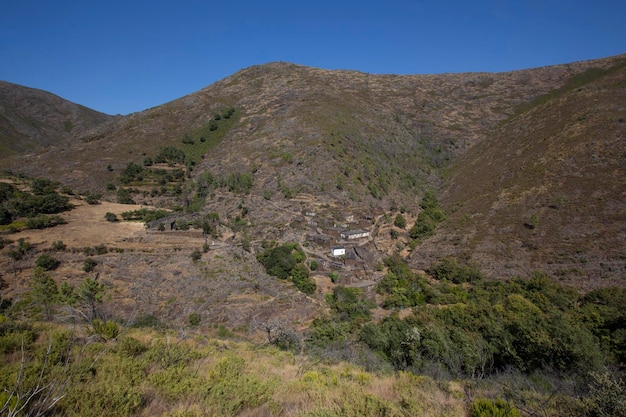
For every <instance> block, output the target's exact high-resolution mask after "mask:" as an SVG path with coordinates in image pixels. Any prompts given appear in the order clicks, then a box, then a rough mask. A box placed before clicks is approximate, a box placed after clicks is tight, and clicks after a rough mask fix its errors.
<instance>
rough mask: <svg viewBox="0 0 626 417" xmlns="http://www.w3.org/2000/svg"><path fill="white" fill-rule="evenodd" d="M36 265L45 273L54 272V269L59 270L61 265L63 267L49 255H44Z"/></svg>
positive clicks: (38, 259)
mask: <svg viewBox="0 0 626 417" xmlns="http://www.w3.org/2000/svg"><path fill="white" fill-rule="evenodd" d="M35 265H36V266H37V267H39V268H42V269H43V270H45V271H52V270H53V269H57V268H58V267H59V265H61V262H59V261H58V260H57V259H55V258H53V257H52V256H50V255H48V254H47V253H44V254H42V255H40V256H39V258H37V260H36V261H35Z"/></svg>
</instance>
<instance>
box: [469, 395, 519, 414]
mask: <svg viewBox="0 0 626 417" xmlns="http://www.w3.org/2000/svg"><path fill="white" fill-rule="evenodd" d="M469 416H470V417H521V414H520V412H519V410H518V409H517V408H515V406H513V404H512V403H510V402H507V401H504V400H502V399H500V398H497V399H495V400H489V399H487V398H478V399H476V400H474V401H472V403H471V404H470V410H469Z"/></svg>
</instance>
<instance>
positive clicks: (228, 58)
mask: <svg viewBox="0 0 626 417" xmlns="http://www.w3.org/2000/svg"><path fill="white" fill-rule="evenodd" d="M625 52H626V1H624V0H595V1H580V0H517V1H512V0H478V1H471V0H466V1H452V0H387V1H382V0H361V1H341V0H335V1H327V0H316V1H307V2H300V1H298V0H290V1H283V0H266V1H248V0H240V1H237V0H234V1H226V0H220V1H195V0H179V1H172V0H168V1H161V0H150V1H148V0H146V1H143V0H142V1H134V0H125V1H118V0H107V1H100V0H80V1H79V0H76V1H67V0H8V1H4V2H3V4H2V7H1V8H0V80H4V81H8V82H12V83H16V84H21V85H25V86H28V87H33V88H39V89H43V90H46V91H49V92H52V93H54V94H57V95H59V96H61V97H63V98H65V99H68V100H70V101H73V102H75V103H79V104H82V105H85V106H87V107H90V108H93V109H95V110H99V111H102V112H105V113H109V114H117V113H120V114H128V113H131V112H135V111H141V110H144V109H147V108H149V107H153V106H157V105H160V104H163V103H166V102H168V101H170V100H173V99H176V98H179V97H182V96H184V95H186V94H189V93H192V92H194V91H197V90H199V89H201V88H203V87H206V86H207V85H209V84H211V83H213V82H215V81H217V80H220V79H222V78H224V77H227V76H229V75H231V74H233V73H234V72H236V71H238V70H240V69H243V68H246V67H248V66H251V65H257V64H263V63H267V62H272V61H288V62H293V63H297V64H302V65H308V66H314V67H320V68H326V69H353V70H359V71H363V72H368V73H376V74H382V73H385V74H433V73H443V72H468V71H488V72H500V71H509V70H516V69H525V68H533V67H540V66H545V65H553V64H563V63H568V62H574V61H581V60H587V59H594V58H603V57H608V56H612V55H618V54H622V53H625Z"/></svg>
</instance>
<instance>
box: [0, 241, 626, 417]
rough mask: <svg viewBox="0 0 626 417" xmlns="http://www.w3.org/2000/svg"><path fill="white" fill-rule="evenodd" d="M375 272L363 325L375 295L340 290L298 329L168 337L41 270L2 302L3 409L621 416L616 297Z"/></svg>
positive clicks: (452, 268)
mask: <svg viewBox="0 0 626 417" xmlns="http://www.w3.org/2000/svg"><path fill="white" fill-rule="evenodd" d="M302 257H303V255H302V253H301V249H300V248H299V247H298V246H295V245H291V246H290V245H283V246H268V247H267V249H266V250H265V251H264V252H263V253H261V254H260V255H259V260H260V261H262V262H263V263H264V264H266V267H268V268H269V269H270V270H272V271H273V272H275V273H276V275H277V276H280V275H281V274H287V272H286V270H285V269H284V267H286V268H288V267H291V269H293V268H294V267H295V266H296V265H300V264H301V263H302V259H301V258H302ZM292 258H294V259H292ZM288 261H291V262H288ZM44 264H45V263H44V262H42V265H44ZM385 267H386V275H385V277H384V278H383V280H382V281H381V282H380V284H379V285H378V287H377V289H376V291H377V293H378V296H377V300H378V302H379V303H380V305H383V306H385V308H387V309H390V310H391V314H390V315H387V317H385V318H383V319H379V320H374V319H373V318H372V309H373V308H374V307H375V306H376V302H375V301H374V299H372V298H370V297H365V296H364V294H363V293H362V292H361V290H359V289H355V288H345V287H341V286H336V287H334V290H333V291H332V293H330V294H328V296H327V297H326V300H325V301H326V303H327V306H328V312H329V313H328V315H326V316H324V317H319V318H317V319H316V320H314V321H313V323H311V324H310V325H309V326H308V330H306V331H305V332H301V331H296V329H294V328H293V327H292V326H293V324H290V323H286V322H265V323H251V324H250V327H249V328H238V329H226V328H225V327H223V326H221V325H217V324H215V323H202V320H201V316H200V315H194V316H193V317H191V316H190V317H189V322H188V325H187V327H186V328H184V329H180V328H179V329H176V330H175V329H172V328H168V326H167V325H166V324H164V323H159V321H158V319H157V318H155V317H152V316H147V317H139V318H135V319H134V320H129V321H125V322H123V321H121V320H119V318H115V317H108V316H106V315H105V314H104V313H103V312H104V311H105V309H104V308H102V306H103V304H104V303H107V302H109V301H107V297H106V292H107V288H106V287H105V286H104V285H103V284H101V283H99V282H98V281H97V280H94V279H91V278H89V277H87V278H85V280H84V281H83V282H82V283H81V284H80V285H79V286H77V287H76V288H73V287H71V286H68V285H62V286H61V287H59V288H58V287H57V285H56V283H55V281H54V280H52V279H51V275H50V274H51V273H50V272H48V271H46V268H44V267H43V266H39V267H38V268H37V269H36V270H35V273H34V276H33V278H32V282H31V283H30V286H31V292H30V293H29V295H28V297H24V298H22V299H21V300H16V301H15V302H13V301H12V300H3V301H2V311H1V316H0V354H1V355H2V368H1V369H0V375H1V376H0V385H1V386H2V393H1V394H0V408H2V413H3V415H38V414H39V415H42V414H49V415H68V416H72V415H76V416H78V415H80V416H91V415H93V416H96V415H119V416H124V415H128V416H131V415H165V416H196V415H198V416H200V415H219V416H234V415H247V416H254V415H259V416H261V415H263V416H270V415H273V416H279V415H303V416H379V415H385V416H414V415H424V416H428V415H432V416H440V415H448V416H462V415H471V416H493V415H508V416H516V415H543V416H557V415H571V416H584V415H592V416H593V415H597V416H604V415H611V416H623V415H625V413H626V406H625V404H624V398H626V384H625V382H624V379H623V378H624V377H623V374H622V373H621V371H620V367H623V365H624V363H625V359H626V328H625V327H626V326H625V325H624V323H625V316H624V312H623V306H624V305H626V291H624V290H622V289H617V288H613V289H602V290H596V291H593V292H590V293H588V294H585V295H582V294H579V293H577V292H576V291H574V290H572V289H569V288H566V287H563V286H561V285H559V284H557V283H555V282H552V281H550V280H549V279H548V278H547V277H546V276H545V275H543V274H540V273H534V274H533V275H532V276H531V277H528V278H519V279H514V280H511V281H508V282H503V281H491V280H486V279H485V278H484V277H483V275H482V274H481V273H480V271H478V270H476V269H475V268H473V267H471V266H467V265H463V264H461V263H459V262H458V261H456V260H453V259H445V260H442V261H441V262H440V263H438V264H437V265H433V267H432V268H431V269H430V270H429V271H428V273H429V275H421V274H417V273H415V272H413V271H411V270H410V269H409V268H408V267H407V265H406V264H405V263H404V261H403V260H402V259H401V258H400V257H398V256H394V257H390V258H387V259H386V260H385ZM293 275H294V272H293V271H292V272H291V273H290V275H286V277H287V278H288V277H289V276H293ZM287 278H284V279H287ZM292 279H293V278H292ZM406 308H411V310H406ZM407 312H408V314H407ZM400 313H402V314H400Z"/></svg>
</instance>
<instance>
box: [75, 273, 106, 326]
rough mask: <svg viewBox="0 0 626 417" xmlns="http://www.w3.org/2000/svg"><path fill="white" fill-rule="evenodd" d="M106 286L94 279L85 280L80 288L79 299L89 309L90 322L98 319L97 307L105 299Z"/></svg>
mask: <svg viewBox="0 0 626 417" xmlns="http://www.w3.org/2000/svg"><path fill="white" fill-rule="evenodd" d="M104 293H105V288H104V284H102V283H100V282H98V281H96V280H95V279H93V278H89V277H88V278H85V280H84V281H83V282H81V283H80V285H79V286H78V297H79V298H80V299H81V300H82V302H83V303H84V304H85V305H86V306H87V308H88V309H89V321H90V322H91V321H93V320H94V319H95V318H96V317H97V314H96V305H98V304H99V303H101V302H102V299H103V298H104Z"/></svg>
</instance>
